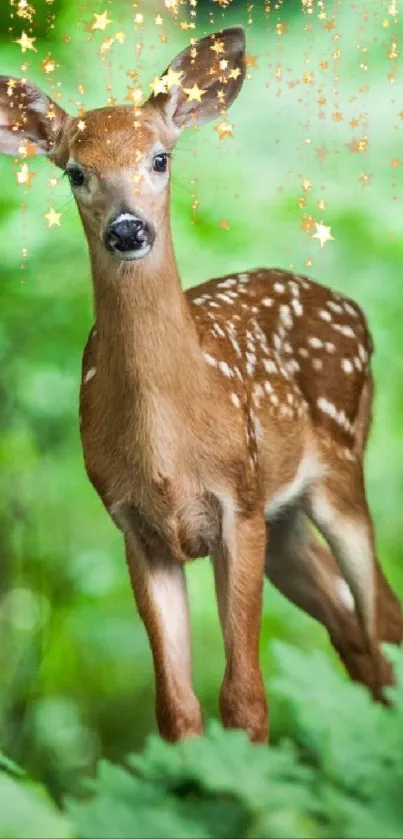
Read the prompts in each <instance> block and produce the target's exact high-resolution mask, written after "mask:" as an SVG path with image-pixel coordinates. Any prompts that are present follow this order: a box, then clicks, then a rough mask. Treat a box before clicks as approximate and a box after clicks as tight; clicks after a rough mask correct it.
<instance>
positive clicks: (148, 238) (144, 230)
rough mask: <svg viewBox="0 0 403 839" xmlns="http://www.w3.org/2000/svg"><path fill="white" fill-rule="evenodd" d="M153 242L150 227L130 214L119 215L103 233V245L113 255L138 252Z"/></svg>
mask: <svg viewBox="0 0 403 839" xmlns="http://www.w3.org/2000/svg"><path fill="white" fill-rule="evenodd" d="M153 241H154V233H153V231H152V229H151V227H150V225H149V224H147V222H145V221H143V220H142V219H139V218H137V217H136V216H133V215H132V214H131V213H121V214H120V215H119V216H117V218H115V219H114V220H113V221H111V222H110V223H109V225H108V227H107V230H106V232H105V245H106V247H107V248H108V250H110V251H113V252H115V253H116V252H118V253H128V252H129V251H139V250H142V248H145V247H147V245H152V243H153Z"/></svg>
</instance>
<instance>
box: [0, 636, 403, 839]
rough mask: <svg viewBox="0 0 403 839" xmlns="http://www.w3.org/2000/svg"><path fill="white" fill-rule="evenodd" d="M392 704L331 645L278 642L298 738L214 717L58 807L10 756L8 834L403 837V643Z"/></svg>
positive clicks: (283, 689) (5, 782)
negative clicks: (248, 729)
mask: <svg viewBox="0 0 403 839" xmlns="http://www.w3.org/2000/svg"><path fill="white" fill-rule="evenodd" d="M386 651H387V655H388V656H390V658H391V660H392V661H393V662H394V666H395V672H396V674H397V679H398V684H397V686H396V687H395V688H393V689H390V698H391V699H392V701H393V706H392V708H385V707H384V706H381V705H375V704H374V703H373V702H372V700H371V699H370V697H369V694H368V693H367V692H366V691H365V690H364V689H363V688H362V687H360V686H357V685H354V684H351V683H348V682H346V681H344V680H343V679H342V678H341V676H340V675H338V674H337V673H336V672H335V671H334V669H333V668H332V667H331V666H330V665H329V663H328V661H327V659H326V658H325V656H324V655H323V654H322V653H310V654H307V653H305V654H304V653H301V652H300V651H298V650H297V649H296V648H292V647H290V646H288V645H286V644H278V645H277V649H276V658H277V659H278V662H279V671H280V672H279V676H278V677H277V678H276V679H275V681H274V685H273V692H274V696H275V699H276V701H277V705H278V707H280V705H281V704H282V705H284V706H285V707H286V708H287V713H288V720H289V724H290V725H289V731H288V735H289V736H288V740H282V741H281V742H279V743H277V744H276V745H273V746H271V747H270V748H267V747H266V746H252V745H251V744H250V743H249V741H248V739H247V737H246V735H245V734H244V733H243V732H240V731H224V730H223V729H222V728H221V727H220V726H219V725H218V724H217V723H210V725H209V726H208V730H207V733H206V735H205V736H204V737H202V738H195V739H192V740H188V741H185V742H183V743H180V744H177V745H168V744H166V743H164V742H163V741H162V740H161V739H160V738H158V737H157V736H155V735H154V736H152V737H150V738H149V740H148V742H147V745H146V747H145V750H144V752H143V753H142V754H141V755H130V756H129V757H128V758H127V760H126V762H125V766H117V765H114V764H112V763H110V762H109V761H106V760H102V761H101V762H100V763H99V765H98V768H97V773H96V777H95V779H92V780H91V781H87V782H86V785H85V789H84V790H83V791H82V792H81V796H80V798H75V799H72V798H68V799H67V800H66V801H65V802H64V808H63V811H62V812H61V811H58V810H56V808H55V806H54V805H53V804H52V802H51V801H50V800H49V798H48V797H47V795H46V794H45V793H44V790H41V789H40V788H39V787H38V786H33V785H32V784H29V783H28V782H27V781H25V780H20V779H18V777H12V775H15V773H16V771H18V770H16V767H14V766H9V765H8V764H7V762H5V763H3V764H2V763H1V762H0V766H2V767H3V769H2V771H1V770H0V837H1V839H3V837H4V839H6V837H7V839H10V837H11V839H23V837H28V839H30V838H31V837H32V839H34V837H40V836H42V837H48V836H49V837H50V836H54V837H56V839H57V837H63V839H64V837H70V836H72V837H73V836H74V837H80V839H93V837H97V838H98V837H99V839H101V838H102V839H103V838H104V837H105V839H153V837H154V839H165V837H167V838H168V837H177V839H186V837H189V839H214V837H220V838H221V837H222V839H230V837H233V836H238V837H248V839H294V837H295V839H297V838H298V839H311V837H318V839H319V837H324V839H327V838H328V837H329V839H330V837H334V836H338V837H341V839H343V837H345V839H372V837H374V839H375V837H378V838H379V839H399V837H401V835H402V831H403V797H402V794H401V792H402V789H403V649H400V650H396V649H392V648H387V649H386Z"/></svg>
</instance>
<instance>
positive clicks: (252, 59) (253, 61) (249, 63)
mask: <svg viewBox="0 0 403 839" xmlns="http://www.w3.org/2000/svg"><path fill="white" fill-rule="evenodd" d="M245 65H246V67H256V68H257V55H251V53H250V52H248V53H246V55H245Z"/></svg>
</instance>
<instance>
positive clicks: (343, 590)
mask: <svg viewBox="0 0 403 839" xmlns="http://www.w3.org/2000/svg"><path fill="white" fill-rule="evenodd" d="M336 593H337V596H338V597H339V599H340V600H341V602H342V603H343V605H344V606H345V607H346V609H348V611H349V612H354V609H355V603H354V597H353V595H352V593H351V588H350V586H349V585H348V583H346V581H345V580H343V578H342V577H338V578H337V580H336Z"/></svg>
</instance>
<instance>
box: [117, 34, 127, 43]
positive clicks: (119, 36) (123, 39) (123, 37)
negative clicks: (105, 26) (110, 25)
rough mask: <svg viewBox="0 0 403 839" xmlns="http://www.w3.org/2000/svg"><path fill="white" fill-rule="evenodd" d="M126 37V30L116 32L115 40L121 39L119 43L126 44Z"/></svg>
mask: <svg viewBox="0 0 403 839" xmlns="http://www.w3.org/2000/svg"><path fill="white" fill-rule="evenodd" d="M125 38H126V32H122V31H120V32H115V41H119V44H124V42H125Z"/></svg>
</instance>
